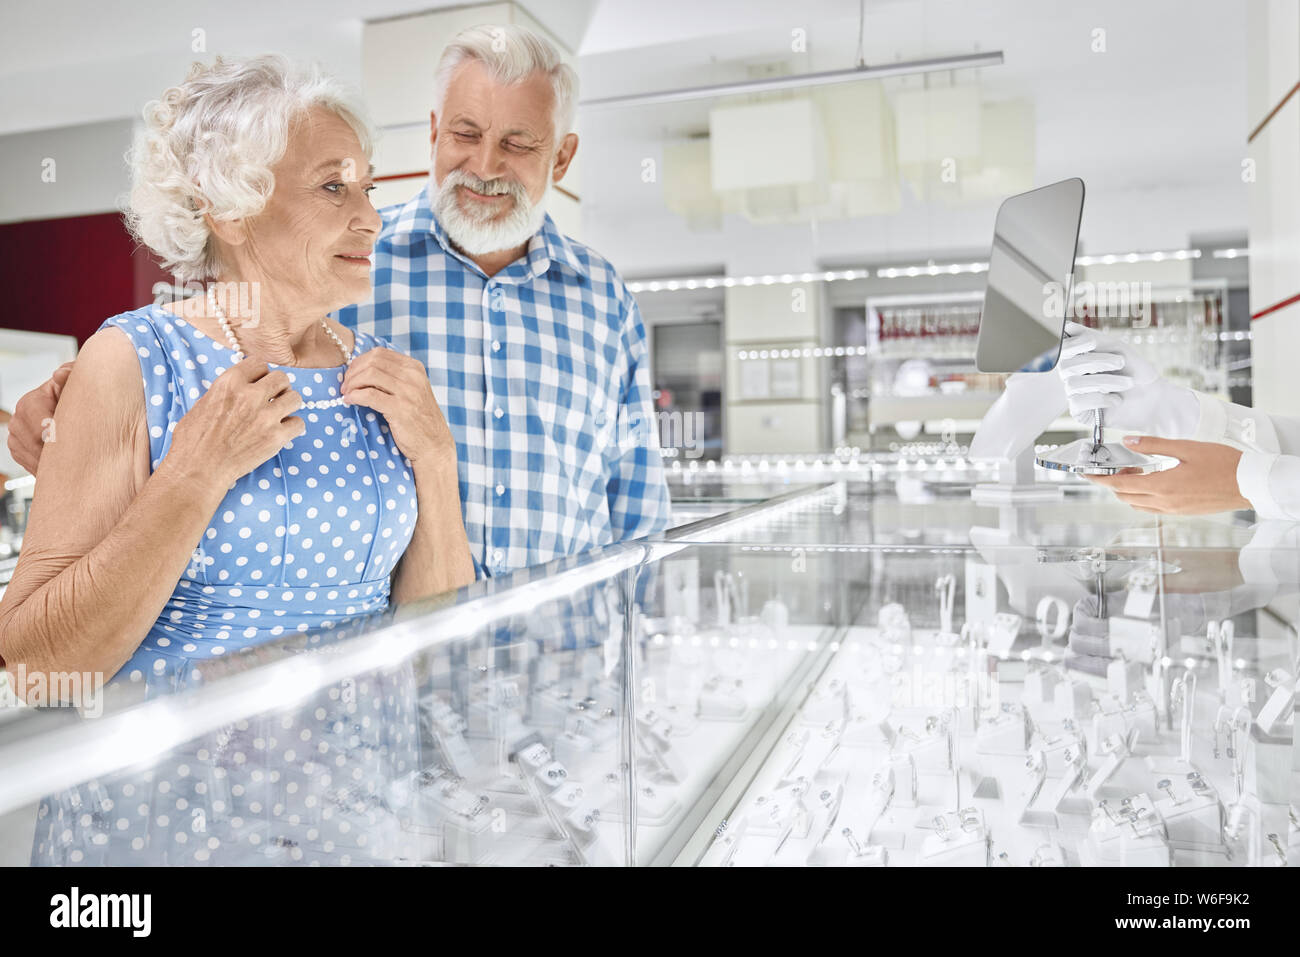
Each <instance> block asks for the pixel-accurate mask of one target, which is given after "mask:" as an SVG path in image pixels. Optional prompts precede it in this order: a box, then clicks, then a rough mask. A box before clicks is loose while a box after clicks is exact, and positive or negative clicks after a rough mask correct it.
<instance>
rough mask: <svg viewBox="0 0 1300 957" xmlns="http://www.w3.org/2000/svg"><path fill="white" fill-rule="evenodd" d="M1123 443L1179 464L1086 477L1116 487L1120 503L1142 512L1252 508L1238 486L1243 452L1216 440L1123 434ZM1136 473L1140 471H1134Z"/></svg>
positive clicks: (1193, 512) (1191, 512) (1205, 512)
mask: <svg viewBox="0 0 1300 957" xmlns="http://www.w3.org/2000/svg"><path fill="white" fill-rule="evenodd" d="M1124 444H1125V445H1126V446H1127V447H1128V448H1130V449H1134V450H1135V451H1138V452H1148V453H1150V454H1152V455H1167V456H1170V457H1171V458H1175V459H1178V461H1179V464H1178V465H1176V466H1174V467H1173V468H1171V469H1165V470H1164V471H1163V472H1152V473H1150V474H1147V475H1140V474H1134V472H1128V471H1124V472H1118V473H1116V474H1115V475H1085V476H1084V478H1086V479H1087V480H1088V481H1090V482H1093V483H1095V484H1097V485H1104V486H1106V487H1107V488H1109V489H1111V490H1112V491H1114V493H1115V495H1116V496H1117V497H1118V498H1119V500H1120V501H1121V502H1124V503H1126V504H1128V505H1131V506H1133V507H1134V508H1135V509H1137V510H1138V511H1139V512H1153V513H1155V514H1157V515H1209V514H1211V513H1214V512H1229V511H1233V510H1235V509H1245V508H1250V507H1251V504H1250V502H1249V501H1247V500H1246V499H1245V498H1244V497H1243V496H1242V494H1241V490H1240V489H1239V488H1238V487H1237V464H1238V463H1239V462H1240V461H1241V450H1240V449H1234V448H1232V447H1231V446H1228V445H1219V444H1217V443H1214V442H1193V441H1191V440H1186V439H1161V438H1153V437H1151V436H1146V435H1144V436H1136V435H1129V436H1125V438H1124ZM1135 471H1136V470H1135Z"/></svg>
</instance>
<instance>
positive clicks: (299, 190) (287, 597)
mask: <svg viewBox="0 0 1300 957" xmlns="http://www.w3.org/2000/svg"><path fill="white" fill-rule="evenodd" d="M145 118H146V121H147V129H146V131H145V133H144V135H143V138H142V140H141V142H140V143H139V144H138V145H137V148H136V149H135V151H134V187H133V190H132V193H131V203H130V209H129V212H128V214H127V215H128V222H129V224H130V225H131V228H132V231H133V232H134V234H135V235H136V236H137V237H138V238H139V239H140V241H141V242H143V243H144V244H145V245H147V246H148V247H149V248H150V249H152V250H153V251H154V252H156V253H157V254H158V255H159V256H160V257H161V258H162V259H163V261H164V263H165V264H166V265H167V266H168V267H169V268H170V269H172V270H173V271H174V272H175V273H176V274H177V276H178V278H179V279H181V280H182V281H186V282H190V281H193V280H200V281H203V282H205V283H207V287H206V288H207V294H206V295H205V296H198V297H194V298H193V299H189V300H184V301H181V302H179V303H172V304H167V305H161V306H160V305H150V306H145V307H143V308H140V309H136V310H133V311H131V312H127V313H124V314H122V315H119V316H114V317H112V318H111V319H108V320H106V321H105V322H104V324H103V325H102V326H101V327H100V329H99V331H97V332H96V333H95V334H94V335H93V336H91V337H90V339H89V340H87V342H86V344H85V346H84V347H83V349H82V350H81V353H80V356H79V357H78V360H77V362H76V364H75V366H74V367H73V371H72V374H71V376H70V377H69V378H68V381H67V383H66V385H65V387H64V390H63V394H62V396H61V398H60V401H59V405H58V410H57V413H56V417H55V421H54V424H53V427H52V428H51V430H50V433H51V434H50V438H51V439H52V440H53V441H50V442H49V443H48V445H47V447H46V449H45V451H44V453H43V455H42V457H41V467H40V480H39V482H38V484H37V489H36V496H35V499H34V501H33V503H32V510H31V516H30V521H29V524H28V526H27V531H26V535H25V538H24V542H23V549H22V554H21V558H20V560H19V563H18V566H17V568H16V570H15V573H14V575H13V579H12V581H11V582H10V584H9V587H8V590H7V591H6V592H5V594H4V598H3V601H2V602H0V655H2V656H3V659H4V661H5V663H6V666H7V667H9V668H10V669H11V670H13V667H14V666H15V665H18V664H22V665H24V666H25V668H26V671H27V673H29V674H30V673H33V672H69V671H71V672H102V673H103V674H104V675H106V676H111V675H113V674H115V673H118V672H119V671H121V672H124V673H125V674H126V675H127V676H129V678H130V679H131V680H135V681H141V680H151V679H152V678H153V676H167V680H168V681H172V682H174V681H176V680H182V681H183V680H184V677H185V674H186V665H187V664H188V663H189V662H191V661H193V660H195V659H203V658H208V657H211V656H215V655H222V654H228V653H230V652H232V651H234V650H237V649H239V648H241V647H245V646H248V645H253V644H257V643H259V642H262V641H266V640H267V639H269V638H272V637H274V636H277V635H281V634H284V633H286V632H292V631H295V630H298V631H306V630H308V629H318V628H323V627H331V626H335V625H337V624H340V623H342V622H344V621H346V620H348V619H350V618H355V617H358V616H363V615H369V614H372V613H374V612H376V611H380V610H383V609H384V608H385V607H386V605H387V604H388V602H389V601H390V600H392V601H395V602H402V601H408V600H411V599H415V598H419V597H422V596H426V595H430V594H433V593H436V592H440V591H443V590H446V589H450V588H455V587H458V586H460V585H464V584H466V583H468V582H469V581H471V580H472V579H473V566H472V562H471V559H470V554H469V547H468V544H467V542H466V539H465V532H464V527H463V524H462V519H461V510H460V502H459V499H458V495H457V477H456V451H455V444H454V442H453V440H452V437H451V434H450V431H449V430H448V428H447V425H446V422H445V420H444V418H443V415H442V413H441V411H440V410H439V408H438V406H437V402H436V400H435V399H434V396H433V392H432V389H431V388H430V385H429V378H428V374H427V372H426V370H425V369H424V367H423V365H421V363H420V362H419V361H417V360H415V359H413V358H411V357H409V356H406V355H403V354H400V353H398V352H396V351H394V350H393V349H392V348H391V347H389V346H388V344H387V343H386V342H385V341H383V340H380V339H377V338H374V337H372V336H369V335H366V334H364V333H363V334H357V335H354V334H353V333H351V332H349V331H348V330H347V329H345V328H344V327H343V326H341V325H339V324H338V323H336V322H333V321H330V320H328V319H327V318H326V314H327V313H329V312H330V311H331V310H334V309H336V308H338V307H339V306H342V305H346V304H348V303H351V302H357V301H360V300H364V299H367V298H368V297H369V295H370V260H369V258H368V257H369V255H370V251H371V247H372V245H373V244H374V242H375V238H376V236H377V234H378V230H379V227H380V218H379V215H378V214H377V213H376V212H375V210H374V207H373V206H372V205H371V203H370V199H369V196H368V192H369V190H370V189H372V188H373V184H371V183H370V181H369V178H370V175H371V173H370V169H371V167H370V150H371V145H370V135H369V133H368V131H367V129H366V127H365V125H364V123H363V121H362V120H361V119H360V114H359V112H358V111H357V110H356V109H355V108H354V107H352V106H350V105H349V103H348V101H347V100H346V99H345V97H344V96H343V94H342V93H341V91H340V90H339V89H338V88H337V87H336V85H335V84H334V83H333V82H332V81H331V80H329V79H327V78H325V77H323V76H321V75H320V74H318V73H311V72H299V71H295V70H294V69H293V68H292V67H291V66H290V65H289V64H288V63H287V62H286V61H284V60H282V59H281V58H278V57H260V58H256V59H251V60H248V61H244V62H224V61H222V60H220V59H218V61H217V63H216V64H215V65H213V66H211V67H205V66H202V65H197V64H196V66H195V67H194V68H193V70H192V71H191V73H190V75H189V77H188V79H187V80H186V81H185V82H184V83H183V84H181V85H180V86H177V87H173V88H171V89H169V90H168V91H167V92H166V93H165V94H164V95H163V97H162V99H161V100H159V101H157V102H154V103H151V104H150V105H149V107H148V108H147V109H146V111H145ZM218 284H219V285H218ZM142 386H143V388H142ZM20 690H21V689H20Z"/></svg>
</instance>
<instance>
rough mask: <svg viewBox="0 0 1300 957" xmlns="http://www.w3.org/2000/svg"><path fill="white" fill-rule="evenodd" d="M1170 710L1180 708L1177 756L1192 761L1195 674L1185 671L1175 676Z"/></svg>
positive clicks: (1182, 759) (1185, 761) (1187, 761)
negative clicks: (1179, 675)
mask: <svg viewBox="0 0 1300 957" xmlns="http://www.w3.org/2000/svg"><path fill="white" fill-rule="evenodd" d="M1169 703H1170V706H1171V708H1170V710H1171V711H1172V710H1173V709H1174V708H1178V707H1181V708H1182V716H1181V718H1180V723H1179V741H1180V742H1181V744H1180V745H1179V750H1178V757H1179V760H1181V761H1182V762H1183V763H1184V764H1191V762H1192V722H1193V721H1194V720H1195V710H1196V674H1195V673H1194V672H1190V671H1189V672H1187V673H1186V674H1184V675H1182V676H1181V677H1178V678H1175V679H1174V683H1173V685H1172V686H1171V687H1170V693H1169Z"/></svg>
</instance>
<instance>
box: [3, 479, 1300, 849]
mask: <svg viewBox="0 0 1300 957" xmlns="http://www.w3.org/2000/svg"><path fill="white" fill-rule="evenodd" d="M908 478H909V477H908V476H900V475H898V474H889V475H885V476H877V477H876V479H875V480H872V481H852V482H845V481H840V482H835V483H826V484H820V485H812V486H808V487H802V488H797V489H795V490H793V491H789V492H786V493H785V494H783V495H780V496H778V497H776V498H773V499H770V500H767V501H764V502H759V503H753V504H749V505H745V506H743V507H740V508H738V509H736V510H733V511H731V512H728V513H727V514H724V515H720V516H717V517H715V518H712V519H709V520H707V521H703V522H698V523H695V524H693V525H688V526H684V527H682V528H678V529H675V530H674V531H672V532H670V533H668V534H666V535H665V536H663V537H661V538H659V539H656V540H650V541H645V542H639V543H628V544H622V545H616V546H612V547H608V548H604V549H599V550H596V551H593V552H591V553H588V554H586V555H584V556H580V557H577V558H573V559H568V560H565V561H561V562H557V563H553V564H551V565H548V566H542V567H539V568H535V569H529V570H525V571H523V572H519V573H517V574H515V575H512V576H510V577H509V578H504V579H497V580H489V581H483V582H479V583H477V584H476V585H474V586H472V587H471V588H469V589H466V590H464V591H463V592H461V593H459V594H458V595H457V596H456V597H455V599H454V600H451V599H447V598H443V599H439V600H431V601H429V602H425V603H423V604H418V605H408V606H404V607H402V608H399V609H396V610H394V611H391V612H389V613H387V614H385V615H383V616H380V617H379V618H376V619H374V620H372V621H370V622H368V623H367V625H366V626H365V627H364V628H356V629H353V630H351V631H346V632H344V631H341V630H340V631H335V632H327V633H323V634H317V635H300V636H295V637H294V638H293V639H291V640H286V641H279V642H273V643H270V644H267V645H262V646H259V647H258V648H256V649H254V650H253V651H251V652H248V653H245V654H241V655H237V656H234V657H231V658H229V659H227V660H224V661H222V660H217V661H212V662H207V663H205V665H204V666H203V667H202V669H201V673H198V674H196V675H194V681H192V682H191V687H190V688H189V689H188V690H186V691H184V692H183V693H175V694H170V695H160V696H156V697H151V692H146V690H145V688H144V686H143V685H142V684H132V683H131V682H130V681H123V682H114V683H112V684H111V685H110V686H109V687H108V688H107V689H106V691H105V693H104V694H103V696H102V698H101V699H99V700H98V701H97V702H96V704H95V707H94V708H93V709H90V708H87V707H85V706H83V708H82V709H81V711H80V712H78V711H76V710H73V709H70V708H46V709H32V708H12V707H11V708H8V709H2V708H0V712H5V711H7V712H8V717H7V720H3V721H0V767H3V769H4V773H3V775H0V815H3V817H0V820H3V821H9V822H12V821H16V820H22V821H25V822H27V831H26V840H27V842H28V843H27V844H26V845H25V846H24V847H22V848H21V851H22V856H23V857H24V858H25V857H26V856H27V855H28V851H29V849H30V856H31V858H32V860H33V862H34V863H69V864H91V863H111V864H137V863H138V864H167V865H186V866H189V865H228V864H244V865H253V864H256V865H278V864H283V865H311V864H383V865H423V864H467V865H468V864H479V865H492V864H498V865H522V864H529V865H532V864H536V865H558V864H565V865H583V864H586V865H670V864H678V865H682V864H684V865H706V866H728V865H731V866H768V865H776V866H787V865H788V866H805V865H809V866H827V865H832V866H838V865H844V866H910V865H920V866H1000V865H1014V866H1074V865H1084V866H1094V865H1102V866H1106V865H1160V866H1165V865H1189V866H1190V865H1196V866H1246V865H1259V866H1281V865H1283V864H1295V863H1300V825H1298V824H1297V809H1296V806H1297V803H1300V789H1298V788H1297V786H1296V785H1297V779H1298V775H1300V759H1298V757H1297V749H1296V743H1295V733H1294V699H1295V682H1296V677H1295V676H1296V673H1297V640H1296V632H1295V629H1294V623H1295V621H1296V610H1295V591H1296V589H1297V586H1300V532H1297V527H1296V526H1289V525H1286V526H1272V525H1255V526H1250V525H1247V524H1245V523H1244V522H1240V521H1233V520H1220V521H1210V520H1186V519H1184V520H1179V521H1175V522H1165V521H1158V520H1156V519H1155V518H1154V517H1151V516H1141V515H1139V514H1138V513H1135V512H1133V511H1131V510H1129V509H1128V508H1126V507H1124V506H1121V505H1118V504H1116V503H1115V502H1113V501H1111V500H1108V499H1107V498H1105V497H1102V496H1100V495H1098V494H1096V492H1095V490H1092V489H1090V488H1088V487H1084V486H1080V491H1078V492H1076V493H1072V494H1071V495H1070V496H1068V497H1067V498H1066V499H1065V500H1063V501H1062V502H1058V503H1055V504H1053V505H1051V506H1045V507H1039V508H1027V509H1011V508H1004V509H996V508H985V507H980V506H977V505H974V504H973V503H972V502H970V500H969V499H968V498H960V497H956V496H942V495H940V496H934V495H931V494H929V493H927V492H926V490H925V489H924V488H921V487H917V486H914V485H912V484H909V481H908ZM900 479H901V481H900ZM33 824H34V835H33V833H32V825H33ZM4 833H5V834H6V835H7V836H6V840H9V841H20V840H23V839H24V838H23V836H22V832H20V831H15V830H14V829H12V828H11V829H9V830H7V831H5V832H4ZM15 833H17V834H19V836H18V837H11V836H8V835H12V834H15ZM8 850H9V851H11V852H12V850H13V848H12V847H11V848H8ZM12 856H13V854H12V853H11V854H10V857H12Z"/></svg>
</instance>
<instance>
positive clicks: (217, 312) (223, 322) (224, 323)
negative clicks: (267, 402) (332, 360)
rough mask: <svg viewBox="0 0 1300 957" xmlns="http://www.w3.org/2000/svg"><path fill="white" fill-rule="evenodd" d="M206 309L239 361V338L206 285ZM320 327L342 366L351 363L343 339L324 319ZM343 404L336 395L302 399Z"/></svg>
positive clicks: (315, 405) (316, 405)
mask: <svg viewBox="0 0 1300 957" xmlns="http://www.w3.org/2000/svg"><path fill="white" fill-rule="evenodd" d="M208 309H209V311H211V312H212V314H213V315H214V316H216V317H217V325H219V326H221V331H222V332H224V333H225V334H226V341H227V342H229V343H230V348H231V351H233V352H234V353H235V361H236V362H239V361H240V360H241V359H243V358H244V351H243V350H242V349H241V348H240V347H239V340H238V339H236V338H235V333H234V330H233V329H231V328H230V321H229V320H228V319H226V313H225V311H224V310H222V308H221V304H220V303H218V302H217V287H216V286H215V285H210V286H208ZM320 324H321V328H322V329H324V330H325V334H326V335H327V336H329V337H330V338H331V339H333V340H334V344H335V345H336V346H338V347H339V352H341V353H342V354H343V365H344V367H347V366H350V365H352V354H351V353H350V352H348V347H347V346H345V345H344V344H343V340H342V339H340V338H339V337H338V336H336V335H335V334H334V330H333V329H331V328H330V327H329V323H327V322H326V321H325V320H324V319H322V320H321V321H320ZM342 404H343V397H342V396H338V397H337V398H333V399H304V400H303V405H305V406H306V407H307V408H309V409H332V408H333V407H334V406H336V405H342Z"/></svg>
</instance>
